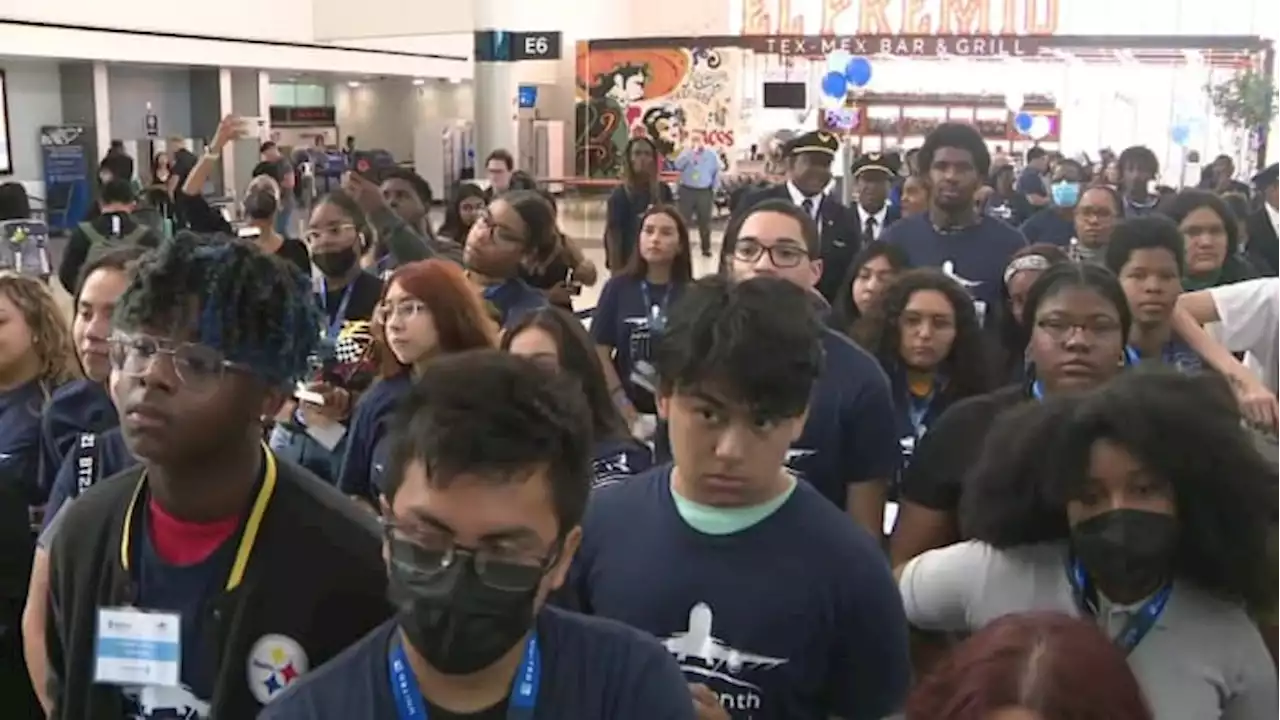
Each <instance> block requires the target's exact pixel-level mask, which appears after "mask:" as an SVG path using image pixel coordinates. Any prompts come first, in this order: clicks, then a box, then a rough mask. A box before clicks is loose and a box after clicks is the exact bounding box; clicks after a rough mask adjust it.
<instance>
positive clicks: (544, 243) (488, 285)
mask: <svg viewBox="0 0 1280 720" xmlns="http://www.w3.org/2000/svg"><path fill="white" fill-rule="evenodd" d="M559 235H560V231H559V230H558V229H557V228H556V216H555V210H554V209H552V207H551V204H550V203H548V202H547V200H546V198H544V197H542V196H541V195H539V194H538V193H537V192H536V191H534V190H512V191H509V192H506V193H503V194H502V195H501V196H499V197H498V198H495V199H494V200H493V202H491V203H489V207H487V208H485V210H484V211H483V212H481V213H480V214H479V216H478V217H477V218H476V222H475V224H473V225H472V226H471V230H470V231H469V232H468V233H467V243H466V246H465V247H464V248H463V255H462V257H463V260H464V264H465V266H466V268H467V278H468V279H469V280H470V281H471V284H472V285H473V286H475V287H476V288H478V289H479V291H480V294H481V296H482V297H483V299H484V301H485V303H486V304H487V305H488V307H489V311H490V313H491V314H492V315H493V317H494V319H495V320H496V321H497V322H498V324H499V325H501V326H503V327H507V326H509V325H511V324H512V323H514V322H515V321H516V320H519V319H520V316H521V315H523V314H524V313H526V312H529V311H530V310H535V309H537V308H540V307H542V306H543V305H546V304H547V296H546V295H543V294H542V293H540V292H538V290H537V289H535V288H534V287H533V286H531V285H529V283H527V282H525V281H524V280H523V279H521V277H520V274H521V271H522V270H523V269H524V268H525V267H530V266H532V267H537V266H541V265H542V264H543V263H545V262H546V261H547V260H548V259H549V258H551V256H552V254H553V253H555V252H556V250H557V248H559V247H560V245H559Z"/></svg>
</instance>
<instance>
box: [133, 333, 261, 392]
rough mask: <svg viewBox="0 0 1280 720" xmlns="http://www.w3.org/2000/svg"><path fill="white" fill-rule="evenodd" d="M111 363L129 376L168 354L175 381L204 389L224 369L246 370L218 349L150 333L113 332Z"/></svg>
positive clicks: (220, 377)
mask: <svg viewBox="0 0 1280 720" xmlns="http://www.w3.org/2000/svg"><path fill="white" fill-rule="evenodd" d="M108 343H109V346H110V350H109V357H110V358H111V366H112V367H114V368H115V369H116V370H118V371H120V372H121V373H123V374H125V375H128V376H130V377H140V376H142V375H145V374H146V373H148V372H149V371H150V370H151V364H152V363H153V362H155V361H156V359H157V358H159V357H161V356H163V355H167V356H169V358H170V360H172V362H173V369H174V373H175V374H176V375H177V377H178V380H179V381H181V382H182V384H183V385H186V386H187V387H189V388H192V389H196V390H204V389H207V388H209V387H211V386H213V385H216V384H217V382H218V381H219V380H221V379H222V375H223V373H224V372H226V371H227V370H241V371H244V370H247V368H245V367H244V366H243V365H240V364H237V363H233V362H231V361H229V360H227V358H226V356H225V355H223V354H222V353H221V352H220V351H218V350H215V349H213V348H211V347H209V346H208V345H200V344H198V343H188V342H184V343H173V342H169V341H165V340H161V339H159V338H155V337H152V336H150V335H142V334H130V333H115V334H113V335H112V336H111V338H110V339H109V340H108Z"/></svg>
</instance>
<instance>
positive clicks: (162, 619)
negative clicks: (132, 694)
mask: <svg viewBox="0 0 1280 720" xmlns="http://www.w3.org/2000/svg"><path fill="white" fill-rule="evenodd" d="M181 663H182V618H181V617H180V616H179V615H178V614H177V613H164V612H147V611H145V610H139V609H137V608H99V609H98V639H97V643H96V647H95V649H94V672H93V680H94V682H96V683H105V684H108V685H161V686H166V687H177V686H178V685H180V684H181V683H182V680H181Z"/></svg>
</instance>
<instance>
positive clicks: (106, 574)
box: [45, 461, 392, 720]
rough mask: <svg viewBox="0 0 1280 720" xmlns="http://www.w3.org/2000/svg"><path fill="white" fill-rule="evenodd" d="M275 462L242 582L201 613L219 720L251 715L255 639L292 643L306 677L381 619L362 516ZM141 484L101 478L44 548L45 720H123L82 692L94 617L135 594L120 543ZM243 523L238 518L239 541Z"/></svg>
mask: <svg viewBox="0 0 1280 720" xmlns="http://www.w3.org/2000/svg"><path fill="white" fill-rule="evenodd" d="M277 462H278V472H277V473H276V481H275V483H274V489H273V490H272V483H271V482H270V473H266V475H267V477H266V479H264V481H263V482H262V483H261V486H260V490H259V500H258V501H255V503H254V506H255V507H256V506H257V504H258V502H259V501H261V499H262V496H263V495H266V496H267V499H266V501H265V510H264V511H263V512H262V513H261V516H260V517H261V521H260V522H259V523H258V524H257V527H258V532H257V536H256V540H255V541H254V542H253V543H252V549H251V550H250V554H249V560H248V563H247V565H246V566H245V570H244V575H243V579H242V581H241V582H240V583H239V584H238V585H236V586H235V587H233V588H232V589H231V590H227V591H225V592H221V593H220V594H219V595H218V596H216V597H214V598H211V599H210V600H209V601H208V602H206V604H205V614H204V617H203V618H202V623H201V625H202V628H203V632H204V633H205V637H206V640H207V642H206V644H205V647H207V648H209V649H210V651H211V652H214V653H215V654H216V655H215V660H214V664H215V665H216V667H217V668H218V669H217V674H216V679H215V681H214V690H213V698H212V700H211V709H212V716H213V717H216V718H219V719H222V718H226V719H227V720H240V719H241V718H245V719H247V718H253V717H255V716H257V714H258V711H259V710H261V708H262V705H261V703H259V702H258V700H256V699H255V697H254V693H253V692H252V691H251V690H250V687H249V682H250V674H251V673H250V670H249V668H250V663H249V661H250V655H251V653H252V651H253V649H254V645H255V644H256V643H257V642H258V641H259V640H261V639H263V638H264V636H267V635H276V636H284V637H286V638H290V639H292V640H293V641H295V642H296V643H297V644H298V645H300V646H301V648H302V650H303V652H304V653H305V655H306V657H305V661H304V664H305V666H306V667H307V668H316V667H319V666H320V665H321V664H323V663H324V662H325V661H327V660H329V659H330V658H332V657H334V656H335V655H337V654H338V653H339V652H341V651H342V650H343V649H345V648H346V647H347V646H348V645H351V644H352V643H354V642H355V641H356V640H358V639H359V638H360V637H362V636H363V635H364V634H365V633H367V632H368V631H369V630H371V629H373V628H374V627H377V626H378V625H379V624H380V623H382V622H383V621H384V620H386V619H387V618H388V617H390V616H391V614H392V609H391V607H390V605H389V603H388V602H387V600H386V577H387V576H386V569H385V566H384V564H383V561H382V556H381V541H380V536H379V533H378V531H377V528H376V526H375V525H374V521H373V518H372V516H370V515H368V514H366V513H364V512H363V511H362V510H360V509H359V508H357V507H356V505H355V504H354V503H353V502H351V500H350V499H349V498H346V497H344V496H343V495H341V494H340V493H339V492H338V491H337V490H336V489H334V488H332V487H330V486H329V485H327V484H326V483H324V482H323V481H321V480H319V479H317V478H316V477H315V476H313V475H311V474H310V473H308V472H307V471H306V470H303V469H302V468H300V467H298V466H296V465H293V464H291V463H288V462H285V461H277ZM141 477H142V468H141V467H135V468H132V469H130V470H127V471H125V472H123V473H121V474H119V475H116V476H114V477H111V478H108V479H106V480H104V481H102V482H100V483H98V484H96V485H94V486H93V487H92V488H90V489H89V490H87V491H86V492H85V493H84V494H83V495H81V496H80V497H79V498H78V499H77V500H76V501H75V502H73V503H70V504H69V505H67V506H66V508H65V509H64V510H63V512H64V514H65V515H66V517H64V518H63V521H64V523H65V526H66V527H68V528H74V529H75V531H74V532H61V533H58V534H57V536H56V537H55V539H54V541H53V545H52V547H51V549H50V559H49V602H50V609H49V621H48V624H47V626H46V632H45V635H46V640H47V643H48V652H49V673H50V691H51V695H52V697H53V698H54V705H55V707H54V711H53V713H52V714H51V715H50V717H51V718H55V719H61V718H74V719H75V720H121V718H122V717H123V712H124V704H123V702H122V696H121V692H120V690H119V689H118V688H116V687H114V686H109V685H98V684H94V682H93V678H94V644H95V637H96V626H97V611H98V609H99V608H110V607H122V606H128V605H131V604H133V601H134V595H135V594H136V588H135V587H134V582H133V578H132V576H131V573H130V572H129V570H128V569H127V568H126V567H125V565H124V561H123V559H122V555H123V554H124V552H123V551H124V548H125V545H124V544H123V542H122V541H123V537H124V535H123V531H124V529H125V528H124V519H125V516H126V512H127V511H128V509H129V508H130V506H131V505H132V506H134V507H136V508H139V509H144V508H145V507H146V502H147V500H146V488H145V487H141V488H140V487H139V486H140V482H141ZM254 515H255V513H254V512H249V513H246V519H245V521H244V526H243V528H242V530H241V536H240V537H244V535H243V533H244V531H245V529H247V528H251V527H253V526H254V522H253V518H254ZM136 530H137V526H136V523H135V527H134V532H136ZM240 537H235V538H233V539H232V540H231V542H235V543H239V542H240ZM295 665H296V663H295Z"/></svg>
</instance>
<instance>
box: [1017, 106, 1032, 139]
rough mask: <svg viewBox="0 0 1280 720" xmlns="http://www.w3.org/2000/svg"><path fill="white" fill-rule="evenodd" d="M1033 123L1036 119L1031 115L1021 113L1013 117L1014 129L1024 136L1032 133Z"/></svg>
mask: <svg viewBox="0 0 1280 720" xmlns="http://www.w3.org/2000/svg"><path fill="white" fill-rule="evenodd" d="M1033 122H1035V118H1034V117H1032V116H1031V113H1025V112H1020V113H1018V114H1017V115H1014V116H1013V127H1014V129H1016V130H1017V131H1018V132H1020V133H1022V134H1023V135H1026V134H1027V133H1029V132H1031V124H1032V123H1033Z"/></svg>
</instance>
